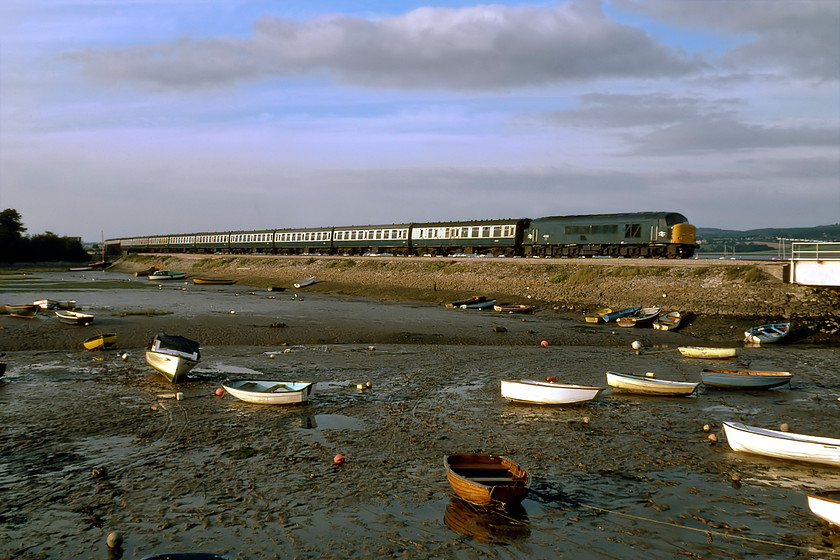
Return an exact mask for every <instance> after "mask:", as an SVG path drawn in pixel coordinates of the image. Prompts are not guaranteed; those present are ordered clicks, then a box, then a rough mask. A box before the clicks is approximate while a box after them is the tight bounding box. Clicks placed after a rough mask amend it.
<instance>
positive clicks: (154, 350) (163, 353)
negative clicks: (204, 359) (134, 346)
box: [146, 333, 201, 383]
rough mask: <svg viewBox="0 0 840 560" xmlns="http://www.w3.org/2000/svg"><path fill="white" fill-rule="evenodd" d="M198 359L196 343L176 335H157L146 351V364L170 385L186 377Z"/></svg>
mask: <svg viewBox="0 0 840 560" xmlns="http://www.w3.org/2000/svg"><path fill="white" fill-rule="evenodd" d="M200 359H201V353H200V352H199V344H198V342H196V341H194V340H190V339H189V338H186V337H183V336H178V335H171V334H166V333H158V334H156V335H155V337H154V338H153V339H152V342H151V344H150V345H149V347H148V348H147V349H146V363H148V364H149V365H150V366H152V367H153V368H155V369H156V370H158V371H159V372H160V373H161V374H163V376H164V377H166V379H168V380H169V381H170V382H172V383H176V382H178V381H180V380H181V379H182V378H184V377H186V375H187V373H189V371H190V370H191V369H192V368H194V367H195V365H196V364H197V363H198V361H199V360H200Z"/></svg>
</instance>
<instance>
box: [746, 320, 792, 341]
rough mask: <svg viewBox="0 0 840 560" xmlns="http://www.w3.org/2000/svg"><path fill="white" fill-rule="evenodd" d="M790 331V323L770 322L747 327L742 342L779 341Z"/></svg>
mask: <svg viewBox="0 0 840 560" xmlns="http://www.w3.org/2000/svg"><path fill="white" fill-rule="evenodd" d="M789 332H790V323H771V324H769V325H760V326H758V327H753V328H751V329H747V331H746V332H744V342H750V343H752V344H771V343H774V342H779V341H780V340H781V339H783V338H784V337H786V336H787V335H788V333H789Z"/></svg>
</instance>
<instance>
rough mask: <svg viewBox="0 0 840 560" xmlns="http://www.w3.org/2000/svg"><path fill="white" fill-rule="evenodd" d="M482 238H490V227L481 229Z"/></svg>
mask: <svg viewBox="0 0 840 560" xmlns="http://www.w3.org/2000/svg"><path fill="white" fill-rule="evenodd" d="M481 237H490V227H489V226H484V227H483V228H481Z"/></svg>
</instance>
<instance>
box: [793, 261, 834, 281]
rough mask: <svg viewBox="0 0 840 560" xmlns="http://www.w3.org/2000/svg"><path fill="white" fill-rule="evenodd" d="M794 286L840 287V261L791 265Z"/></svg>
mask: <svg viewBox="0 0 840 560" xmlns="http://www.w3.org/2000/svg"><path fill="white" fill-rule="evenodd" d="M790 281H791V283H792V284H803V285H806V286H840V260H831V261H800V260H793V261H791V265H790Z"/></svg>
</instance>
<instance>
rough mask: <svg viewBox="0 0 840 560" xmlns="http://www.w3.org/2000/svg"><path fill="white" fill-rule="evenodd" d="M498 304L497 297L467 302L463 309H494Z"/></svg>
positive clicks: (462, 306)
mask: <svg viewBox="0 0 840 560" xmlns="http://www.w3.org/2000/svg"><path fill="white" fill-rule="evenodd" d="M494 305H496V300H495V299H488V300H485V301H479V302H474V303H465V304H463V305H461V309H492V308H493V306H494Z"/></svg>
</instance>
